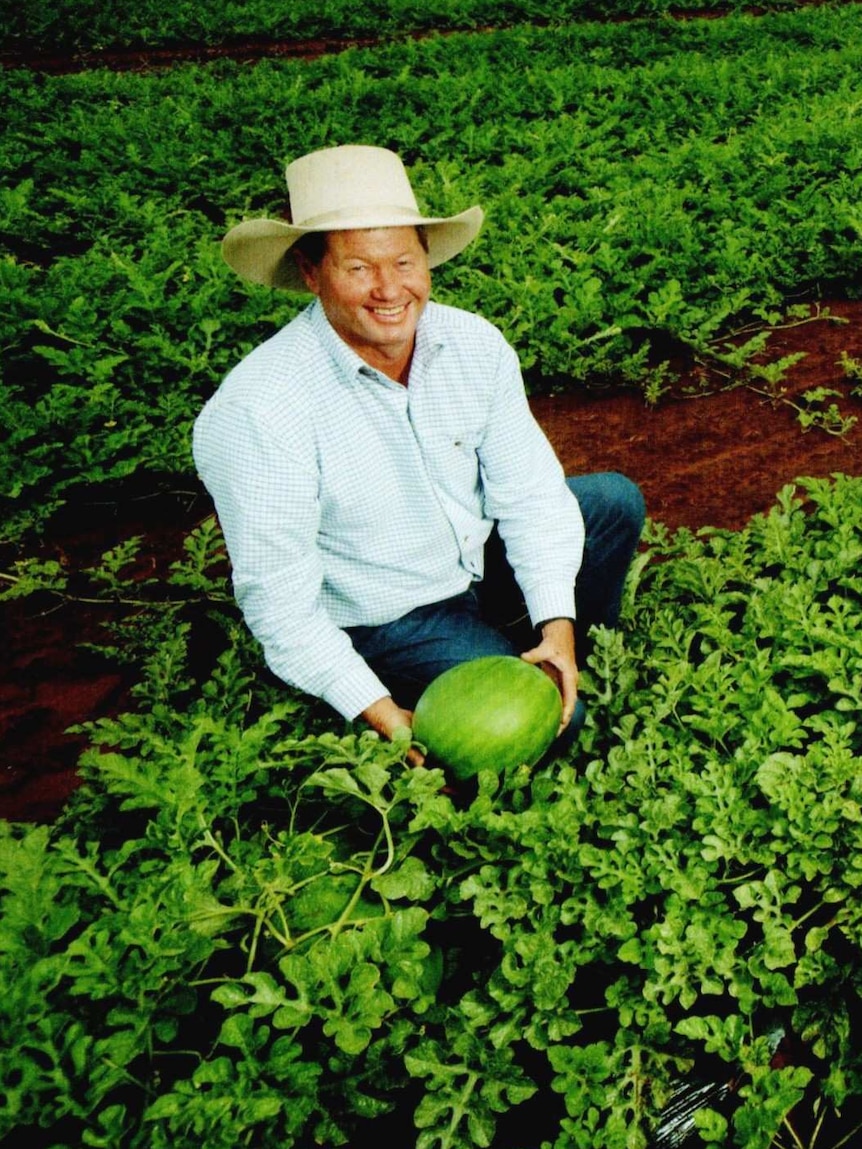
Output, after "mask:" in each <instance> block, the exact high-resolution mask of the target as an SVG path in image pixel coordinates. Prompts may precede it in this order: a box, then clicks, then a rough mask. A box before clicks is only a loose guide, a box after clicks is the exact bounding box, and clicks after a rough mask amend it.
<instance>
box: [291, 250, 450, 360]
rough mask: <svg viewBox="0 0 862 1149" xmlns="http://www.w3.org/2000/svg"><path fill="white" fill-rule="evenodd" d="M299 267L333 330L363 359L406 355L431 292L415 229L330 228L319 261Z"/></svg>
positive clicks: (408, 352)
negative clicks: (340, 229)
mask: <svg viewBox="0 0 862 1149" xmlns="http://www.w3.org/2000/svg"><path fill="white" fill-rule="evenodd" d="M300 269H301V271H302V274H303V277H304V278H305V282H306V285H307V286H308V288H309V290H310V291H313V292H314V294H315V295H317V296H318V297H319V298H320V302H321V303H322V304H323V308H324V311H325V312H326V316H327V319H328V320H329V322H330V323H331V324H332V326H333V328H334V329H335V331H336V332H337V333H338V335H340V336H341V338H342V339H343V340H344V342H345V343H347V344H348V345H349V346H350V347H352V348H353V350H354V351H356V353H357V354H358V355H360V356H361V357H362V358H363V359H364V360H365V361H366V362H367V363H370V364H371V365H372V366H374V367H385V363H386V362H387V361H395V360H397V359H398V358H399V357H400V356H409V354H410V353H411V352H412V350H413V339H414V336H415V334H416V324H417V323H418V322H419V316H420V315H421V314H422V311H423V309H424V307H425V304H426V303H427V302H428V296H429V294H430V292H431V276H430V274H429V271H428V256H427V255H426V253H425V250H424V248H423V247H422V244H421V243H420V241H419V236H418V235H417V233H416V229H415V228H413V227H383V228H374V229H372V230H368V231H333V232H330V233H329V237H328V243H327V249H326V254H325V255H324V257H323V259H322V260H321V262H320V263H319V264H317V265H314V264H312V263H310V262H309V261H308V260H306V259H304V258H300Z"/></svg>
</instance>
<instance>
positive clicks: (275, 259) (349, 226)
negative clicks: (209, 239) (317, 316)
mask: <svg viewBox="0 0 862 1149" xmlns="http://www.w3.org/2000/svg"><path fill="white" fill-rule="evenodd" d="M484 215H485V213H484V212H483V211H482V209H481V208H480V207H470V208H467V210H466V211H462V212H460V213H459V214H458V215H453V216H449V217H448V218H445V219H444V218H438V217H427V216H421V215H419V214H418V213H416V214H414V213H412V212H409V211H407V210H406V209H404V208H398V209H391V208H389V209H386V210H385V211H381V213H380V214H379V216H376V217H375V216H374V215H373V214H369V213H368V212H367V211H366V212H364V213H363V214H362V215H361V216H359V215H358V216H355V217H350V218H344V217H340V218H338V219H337V220H336V219H329V220H319V221H315V224H314V226H308V225H306V226H304V227H298V226H296V225H295V224H291V223H287V222H285V221H284V220H277V219H249V220H245V221H244V222H243V223H239V224H237V225H236V227H232V228H231V230H230V231H229V232H228V233H227V235H226V236H225V237H224V239H223V240H222V248H221V249H222V255H223V256H224V258H225V261H226V262H227V263H228V264H229V265H230V267H232V268H233V270H234V271H235V272H236V273H237V275H239V276H241V277H242V278H243V279H247V280H249V281H250V282H251V283H261V284H264V285H265V286H267V287H278V288H282V289H283V290H286V291H307V290H308V288H307V287H306V285H305V280H304V279H303V278H302V274H301V273H300V270H299V268H298V266H297V263H296V260H295V259H294V258H292V256H291V255H290V249H291V248H292V247H293V246H294V244H295V243H296V242H297V240H299V239H300V238H301V237H302V236H304V235H309V234H311V233H314V232H324V231H358V230H364V229H367V228H376V227H418V226H422V227H424V228H425V229H426V234H427V236H428V266H429V267H437V266H439V265H440V264H441V263H445V262H446V261H447V260H448V259H452V257H453V256H456V255H458V254H459V253H460V252H462V251H463V250H464V248H465V247H467V245H468V244H469V243H472V241H473V240H474V239H475V238H476V236H477V235H478V234H479V230H480V229H481V227H482V221H483V219H484Z"/></svg>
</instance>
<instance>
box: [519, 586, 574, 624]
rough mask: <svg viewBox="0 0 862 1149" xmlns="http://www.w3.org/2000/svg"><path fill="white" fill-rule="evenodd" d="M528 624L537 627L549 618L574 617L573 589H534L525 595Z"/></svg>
mask: <svg viewBox="0 0 862 1149" xmlns="http://www.w3.org/2000/svg"><path fill="white" fill-rule="evenodd" d="M525 600H526V605H527V610H528V612H529V614H530V622H531V623H532V624H533V626H538V625H539V623H540V622H546V621H547V620H548V619H549V618H572V619H573V618H574V617H575V588H574V586H571V585H570V586H567V587H536V588H535V589H534V590H532V591H531V592H530V593H529V594H528V595H525Z"/></svg>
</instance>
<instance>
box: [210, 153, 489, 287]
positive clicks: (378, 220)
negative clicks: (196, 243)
mask: <svg viewBox="0 0 862 1149" xmlns="http://www.w3.org/2000/svg"><path fill="white" fill-rule="evenodd" d="M285 176H286V178H287V193H288V197H289V199H290V219H291V221H292V222H290V223H288V222H287V221H285V220H276V219H249V220H246V221H245V222H243V223H240V224H237V226H236V227H234V228H231V230H230V231H229V232H228V233H227V235H226V236H225V238H224V240H223V241H222V253H223V255H224V258H225V259H226V260H227V262H228V263H229V264H230V266H231V267H232V268H233V269H234V271H235V272H237V274H238V275H241V276H242V277H243V279H249V280H251V281H252V282H253V283H264V284H266V285H267V286H269V287H283V288H290V289H292V290H296V291H305V290H307V288H306V286H305V281H304V280H303V278H302V275H301V274H300V271H299V268H298V267H297V265H296V261H295V259H293V257H292V256H290V255H289V254H288V253H289V252H290V249H291V248H292V247H293V245H294V244H295V243H296V241H297V240H298V239H299V238H300V237H301V236H303V235H308V234H309V232H321V231H349V230H354V229H359V228H374V227H412V226H416V225H419V224H422V225H423V226H424V227H425V229H426V232H427V236H428V263H429V266H430V267H436V266H437V265H438V264H440V263H445V261H446V260H447V259H451V258H452V256H453V255H457V254H458V253H459V252H460V251H463V249H464V248H465V247H466V246H467V244H468V243H470V242H471V240H473V239H475V237H476V235H477V234H478V232H479V229H480V227H481V226H482V219H483V218H484V213H483V212H482V209H481V208H480V207H471V208H468V209H467V210H466V211H462V212H461V213H460V214H458V215H453V216H449V217H448V218H441V217H437V216H426V215H422V213H421V212H420V211H419V208H418V205H417V203H416V197H415V195H414V194H413V188H412V187H411V186H410V180H409V178H408V176H407V172H406V171H405V170H404V165H403V163H402V162H401V159H400V157H399V156H397V155H396V154H395V153H394V152H391V151H389V150H388V149H387V148H376V147H367V146H365V145H363V144H346V145H344V146H342V147H336V148H324V149H323V150H322V151H318V152H311V153H310V154H309V155H307V156H302V157H301V158H300V159H298V160H295V161H294V162H293V163H291V164H289V165H288V167H287V171H286V172H285Z"/></svg>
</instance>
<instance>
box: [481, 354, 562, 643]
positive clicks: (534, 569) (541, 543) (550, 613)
mask: <svg viewBox="0 0 862 1149" xmlns="http://www.w3.org/2000/svg"><path fill="white" fill-rule="evenodd" d="M479 464H480V468H481V475H482V485H483V493H484V504H485V514H486V515H487V517H488V518H489V519H495V520H496V521H497V524H498V530H499V532H500V536H501V538H502V539H503V541H504V543H505V544H506V555H507V558H508V561H509V564H510V566H511V567H512V570H513V572H514V574H515V578H516V579H517V581H518V585H519V586H520V588H521V591H522V593H523V595H524V600H525V603H526V606H527V610H528V611H529V614H530V620H531V622H532V623H533V625H534V626H536V625H538V624H539V623H540V622H543V621H545V620H546V619H550V618H574V617H575V580H576V578H577V574H578V571H579V570H580V566H581V562H582V559H583V551H584V521H583V517H582V515H581V510H580V507H579V506H578V502H577V499H576V498H575V496H574V495H573V494H572V492H571V491H570V490H569V488H568V486H567V485H566V479H565V474H564V472H563V468H562V466H561V464H560V462H559V460H558V459H557V456H556V454H555V453H554V450H553V448H552V447H551V444H550V443H549V442H548V440H547V438H546V436H545V434H544V432H543V431H542V429H541V427H540V426H539V424H538V423H537V422H536V420H535V418H534V416H533V414H532V412H531V411H530V408H529V404H528V402H527V396H526V392H525V390H524V383H523V379H522V376H521V370H520V366H519V364H518V359H517V356H516V354H515V352H514V350H513V349H512V348H511V347H510V346H509V345H508V344H507V343H505V342H503V344H502V347H501V351H500V356H499V360H498V368H497V385H496V388H495V392H494V396H493V400H492V405H491V410H490V414H489V418H488V422H487V426H486V429H485V434H484V436H483V440H482V443H481V446H480V448H479Z"/></svg>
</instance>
